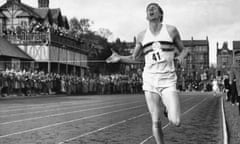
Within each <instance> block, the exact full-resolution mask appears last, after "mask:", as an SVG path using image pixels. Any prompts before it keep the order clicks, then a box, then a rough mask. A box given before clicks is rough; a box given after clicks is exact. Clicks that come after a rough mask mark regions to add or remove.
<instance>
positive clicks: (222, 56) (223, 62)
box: [217, 42, 233, 76]
mask: <svg viewBox="0 0 240 144" xmlns="http://www.w3.org/2000/svg"><path fill="white" fill-rule="evenodd" d="M232 62H233V51H232V50H230V49H229V47H228V43H227V42H224V43H223V46H222V48H219V43H217V75H218V76H220V75H221V76H223V75H224V74H227V72H228V71H229V69H230V68H231V65H232Z"/></svg>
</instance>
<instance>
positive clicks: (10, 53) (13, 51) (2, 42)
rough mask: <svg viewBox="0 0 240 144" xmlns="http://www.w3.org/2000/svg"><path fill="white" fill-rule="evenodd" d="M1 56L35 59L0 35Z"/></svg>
mask: <svg viewBox="0 0 240 144" xmlns="http://www.w3.org/2000/svg"><path fill="white" fill-rule="evenodd" d="M0 56H7V57H14V58H19V59H25V60H33V59H32V58H31V57H30V56H29V55H28V54H26V53H25V52H23V51H22V50H21V49H20V48H19V47H17V46H16V45H14V44H11V43H10V42H9V41H7V40H6V39H4V38H2V37H0Z"/></svg>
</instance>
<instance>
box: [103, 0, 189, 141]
mask: <svg viewBox="0 0 240 144" xmlns="http://www.w3.org/2000/svg"><path fill="white" fill-rule="evenodd" d="M146 12H147V20H148V22H149V25H148V28H147V29H146V30H144V31H143V32H141V33H140V34H139V35H138V36H137V43H136V46H135V49H134V52H133V54H132V55H130V56H120V55H118V54H117V53H116V52H113V54H112V55H111V56H110V57H109V58H108V59H107V60H106V62H108V63H116V62H123V63H134V62H136V60H138V58H139V57H140V56H144V60H145V66H144V72H143V75H142V76H143V90H144V92H145V98H146V102H147V105H148V109H149V111H150V113H151V118H152V130H153V136H154V137H155V140H156V142H157V144H164V139H163V131H162V126H161V120H160V112H161V111H160V101H161V99H162V101H163V103H164V105H165V106H166V109H167V112H168V119H169V121H170V123H172V124H174V125H175V126H180V114H181V112H180V102H179V97H178V95H177V90H176V82H177V76H176V73H175V67H174V58H175V56H176V53H177V54H180V55H178V57H177V58H178V59H179V61H181V60H182V59H183V58H184V57H185V56H186V54H187V53H186V52H187V51H185V50H184V51H183V49H184V46H183V43H182V41H181V38H180V35H179V32H178V30H177V29H176V27H174V26H171V25H166V24H163V23H162V21H163V10H162V8H161V7H160V6H159V5H158V4H157V3H150V4H149V5H148V6H147V8H146ZM182 51H183V52H182Z"/></svg>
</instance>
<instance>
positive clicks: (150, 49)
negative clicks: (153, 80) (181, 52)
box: [142, 24, 175, 74]
mask: <svg viewBox="0 0 240 144" xmlns="http://www.w3.org/2000/svg"><path fill="white" fill-rule="evenodd" d="M142 45H143V53H144V54H145V56H144V57H145V67H144V73H153V74H157V73H158V74H166V73H169V72H170V73H173V72H175V67H174V54H175V46H174V44H173V40H172V38H171V37H170V35H169V33H168V31H167V26H166V24H163V25H162V28H161V31H160V32H159V34H157V35H153V34H152V33H151V31H150V29H149V28H147V30H146V33H145V35H144V37H143V41H142Z"/></svg>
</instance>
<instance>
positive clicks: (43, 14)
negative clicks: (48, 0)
mask: <svg viewBox="0 0 240 144" xmlns="http://www.w3.org/2000/svg"><path fill="white" fill-rule="evenodd" d="M33 11H34V12H35V13H37V14H38V15H39V16H40V17H41V18H42V19H46V18H47V16H48V13H49V9H47V8H46V9H45V8H34V9H33Z"/></svg>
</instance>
